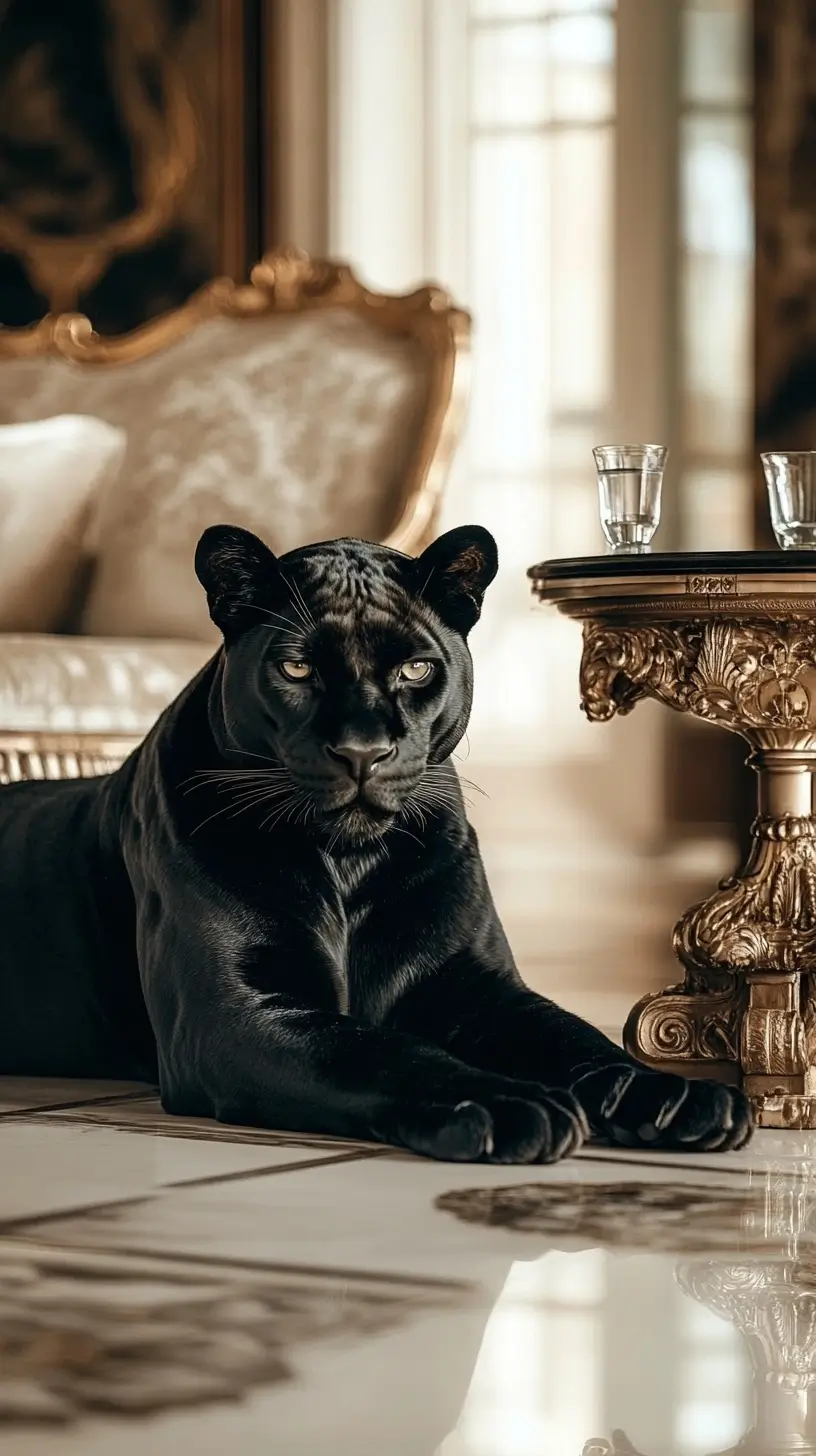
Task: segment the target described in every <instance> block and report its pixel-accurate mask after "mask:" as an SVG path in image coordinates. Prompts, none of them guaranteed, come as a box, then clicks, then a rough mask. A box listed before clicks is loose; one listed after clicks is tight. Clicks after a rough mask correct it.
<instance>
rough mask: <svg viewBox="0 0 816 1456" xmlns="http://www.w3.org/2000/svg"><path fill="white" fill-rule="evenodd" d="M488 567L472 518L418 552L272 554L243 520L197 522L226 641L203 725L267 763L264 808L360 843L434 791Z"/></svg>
mask: <svg viewBox="0 0 816 1456" xmlns="http://www.w3.org/2000/svg"><path fill="white" fill-rule="evenodd" d="M497 565H498V559H497V552H496V544H495V542H494V540H493V538H492V536H491V535H490V534H489V532H487V531H485V530H483V529H482V528H481V527H480V526H461V527H459V528H458V529H456V530H453V531H449V532H448V533H447V534H446V535H444V536H441V537H440V538H439V539H438V540H437V541H435V542H434V543H433V545H431V546H429V547H428V549H427V550H426V551H425V552H424V553H423V554H422V555H421V556H419V557H416V558H414V557H409V556H404V555H402V554H401V553H400V552H398V551H392V550H390V549H389V548H388V547H385V546H374V545H371V544H369V543H368V542H365V541H353V540H341V541H328V542H325V543H322V544H320V545H316V546H306V547H303V548H301V549H300V550H297V551H290V552H288V553H287V554H286V555H285V556H281V557H276V556H274V555H273V553H272V552H271V551H270V550H269V549H268V547H266V546H265V545H264V544H263V542H261V541H259V540H258V538H257V537H256V536H253V535H252V534H251V533H250V532H249V531H244V530H241V529H239V528H238V527H235V526H213V527H211V528H210V529H209V530H208V531H205V533H204V535H203V536H202V538H201V540H200V542H199V544H198V549H197V552H196V572H197V574H198V578H199V580H200V581H201V583H202V585H203V586H204V588H205V590H206V592H207V600H208V603H209V608H210V614H211V616H212V619H213V621H214V622H215V623H216V625H217V626H218V627H219V628H220V630H221V632H222V633H223V636H224V648H225V650H224V657H223V670H222V673H221V676H220V679H219V691H218V693H217V694H213V695H212V697H211V702H210V721H211V727H212V731H213V734H214V736H215V740H216V744H217V746H218V749H219V751H220V753H221V755H222V757H223V758H225V759H226V760H227V761H228V762H230V763H232V764H235V765H243V766H244V767H247V768H249V767H254V768H255V769H256V770H258V771H259V772H266V771H267V770H268V772H269V775H270V786H269V789H268V793H269V805H270V816H272V817H274V814H275V813H277V809H278V807H279V808H280V811H281V813H284V812H286V813H288V814H289V815H290V816H291V817H292V818H293V819H295V820H297V819H300V821H301V822H303V823H304V824H306V825H308V826H309V827H314V828H316V829H317V830H321V829H324V830H326V831H328V832H334V831H336V832H337V834H338V835H342V836H343V837H346V838H350V839H353V840H357V841H362V840H365V839H368V838H371V837H373V836H375V835H378V834H381V833H382V832H383V831H384V830H385V829H387V828H388V827H389V825H390V824H392V823H393V822H394V821H395V820H396V818H397V817H398V816H399V815H400V814H401V813H403V811H404V810H405V809H406V807H407V806H409V805H411V804H412V803H413V804H414V805H417V804H419V803H421V800H422V797H423V794H424V795H425V798H426V802H427V801H428V800H429V798H430V797H432V795H431V794H430V789H429V785H430V784H431V783H432V780H433V767H434V766H435V765H439V764H441V763H443V762H444V760H446V759H447V758H448V757H449V755H450V754H451V752H452V751H453V749H454V748H455V747H456V745H457V743H458V742H459V740H460V739H461V737H462V735H463V734H464V732H465V729H466V727H467V722H468V717H469V714H470V706H471V698H472V690H473V671H472V664H471V657H470V652H469V651H468V646H467V635H468V632H469V631H470V629H471V627H472V626H473V624H474V622H476V620H477V618H478V617H479V613H480V611H481V605H482V598H483V595H484V592H485V589H486V588H487V586H488V585H489V583H490V582H491V581H492V579H493V577H494V576H495V574H496V569H497Z"/></svg>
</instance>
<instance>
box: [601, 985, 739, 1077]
mask: <svg viewBox="0 0 816 1456" xmlns="http://www.w3.org/2000/svg"><path fill="white" fill-rule="evenodd" d="M739 1023H740V1005H739V996H738V992H737V988H736V987H735V986H734V987H732V988H731V989H729V990H728V991H724V992H719V993H718V992H705V991H703V992H700V993H697V994H695V993H694V992H693V991H691V990H689V988H688V986H669V987H668V989H667V990H666V991H657V992H652V993H651V994H649V995H648V996H644V997H643V999H642V1000H641V1001H639V1002H638V1003H637V1005H636V1006H635V1007H634V1008H633V1010H632V1012H631V1013H630V1016H629V1019H628V1021H627V1023H626V1027H625V1030H624V1041H625V1043H626V1046H627V1047H628V1048H629V1050H630V1051H632V1052H633V1053H634V1055H635V1056H638V1057H642V1058H643V1059H644V1060H645V1061H648V1062H650V1063H654V1064H660V1063H661V1062H675V1061H678V1062H679V1061H687V1060H688V1061H703V1062H707V1061H710V1062H736V1061H737V1059H738V1047H739Z"/></svg>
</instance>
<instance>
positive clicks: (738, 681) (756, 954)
mask: <svg viewBox="0 0 816 1456" xmlns="http://www.w3.org/2000/svg"><path fill="white" fill-rule="evenodd" d="M528 575H529V576H530V578H531V579H532V583H533V592H534V594H535V595H536V596H537V597H538V598H539V599H540V600H541V601H542V602H552V603H555V605H556V606H557V607H558V608H559V610H560V611H562V612H564V613H566V614H567V615H568V616H570V617H574V618H576V619H577V620H578V621H580V622H582V623H583V629H584V648H583V657H582V661H581V673H580V679H581V706H582V708H583V710H584V712H585V713H586V715H587V717H588V718H590V719H591V720H592V721H593V722H598V723H603V722H606V721H608V720H609V719H610V718H613V717H614V716H615V715H616V714H620V713H628V712H630V711H631V709H632V708H633V707H634V706H635V704H636V703H637V702H638V700H639V699H641V698H645V697H651V698H655V699H657V701H658V702H661V703H664V704H665V705H666V706H667V707H670V708H674V709H676V710H677V711H679V712H681V713H693V714H694V715H695V716H696V717H698V718H702V719H704V720H705V721H707V722H709V723H715V724H719V725H720V726H721V727H723V728H728V729H730V730H731V731H732V732H734V733H739V734H741V735H742V737H743V738H745V739H747V741H748V743H749V744H750V747H751V754H750V757H749V760H748V761H749V763H750V764H751V765H752V767H753V768H755V769H756V771H757V775H758V814H757V818H756V821H755V823H754V826H753V845H752V849H751V853H750V855H749V858H748V862H747V864H746V865H745V867H744V869H743V870H742V871H741V873H740V874H739V875H737V876H736V877H734V878H729V879H726V880H723V881H722V883H721V884H720V886H719V888H718V889H717V890H716V891H715V892H714V894H712V895H710V896H709V897H708V899H707V900H704V901H703V902H702V903H701V904H699V905H694V906H692V908H691V909H689V910H687V911H686V913H685V915H683V916H682V917H681V919H680V921H679V922H678V924H677V925H676V926H675V930H674V948H675V952H676V954H677V957H678V959H679V960H680V962H681V964H682V966H683V970H684V973H685V974H684V980H683V981H682V983H681V984H680V985H676V986H669V987H668V988H667V989H666V990H665V991H659V992H657V993H655V994H652V995H649V996H645V997H644V998H643V999H642V1000H641V1001H639V1002H638V1004H637V1005H636V1006H635V1007H634V1008H633V1010H632V1012H631V1013H630V1016H629V1019H628V1021H627V1023H626V1027H625V1030H624V1041H625V1044H626V1046H627V1048H628V1049H629V1051H630V1052H631V1053H632V1054H633V1055H634V1056H637V1057H639V1058H640V1059H641V1061H644V1062H646V1063H647V1064H648V1065H650V1066H653V1067H661V1068H664V1069H666V1070H675V1071H679V1072H682V1073H683V1074H684V1075H686V1076H695V1075H696V1076H708V1077H717V1078H720V1079H721V1080H723V1081H728V1082H732V1083H734V1082H739V1084H740V1085H741V1086H743V1087H744V1088H745V1090H746V1091H747V1092H748V1093H749V1095H750V1096H751V1098H752V1099H753V1102H754V1105H755V1108H756V1115H757V1121H758V1122H759V1124H760V1125H761V1126H764V1127H798V1128H816V981H815V980H814V977H816V817H814V782H813V775H814V772H816V552H795V553H790V552H744V553H741V552H737V553H731V552H728V553H719V552H718V553H714V554H711V555H671V554H657V553H655V554H654V555H643V556H627V557H620V556H617V557H616V556H600V557H585V558H578V559H575V560H572V561H549V562H543V563H542V564H541V565H539V566H534V567H532V568H531V569H530V571H529V573H528Z"/></svg>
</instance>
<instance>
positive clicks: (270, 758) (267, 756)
mask: <svg viewBox="0 0 816 1456" xmlns="http://www.w3.org/2000/svg"><path fill="white" fill-rule="evenodd" d="M227 753H242V754H243V755H244V757H245V758H262V759H263V761H264V763H278V759H277V758H275V757H274V755H273V754H271V753H255V752H253V750H252V749H251V748H228V749H227Z"/></svg>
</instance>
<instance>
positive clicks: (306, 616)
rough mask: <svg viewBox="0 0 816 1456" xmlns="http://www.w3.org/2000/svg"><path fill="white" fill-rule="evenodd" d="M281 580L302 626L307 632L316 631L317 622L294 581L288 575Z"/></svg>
mask: <svg viewBox="0 0 816 1456" xmlns="http://www.w3.org/2000/svg"><path fill="white" fill-rule="evenodd" d="M283 580H284V584H285V586H286V589H287V591H288V592H289V595H290V597H291V598H292V605H293V607H294V609H295V611H296V613H297V615H298V617H299V618H300V620H301V622H302V623H303V625H304V627H305V628H306V630H307V632H314V631H317V623H316V622H315V619H314V617H313V616H312V614H311V612H310V611H309V608H308V607H307V605H306V603H305V601H304V600H303V596H302V594H301V593H300V591H299V589H298V587H297V585H296V583H295V582H293V581H290V580H289V578H288V576H285V577H284V578H283Z"/></svg>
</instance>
